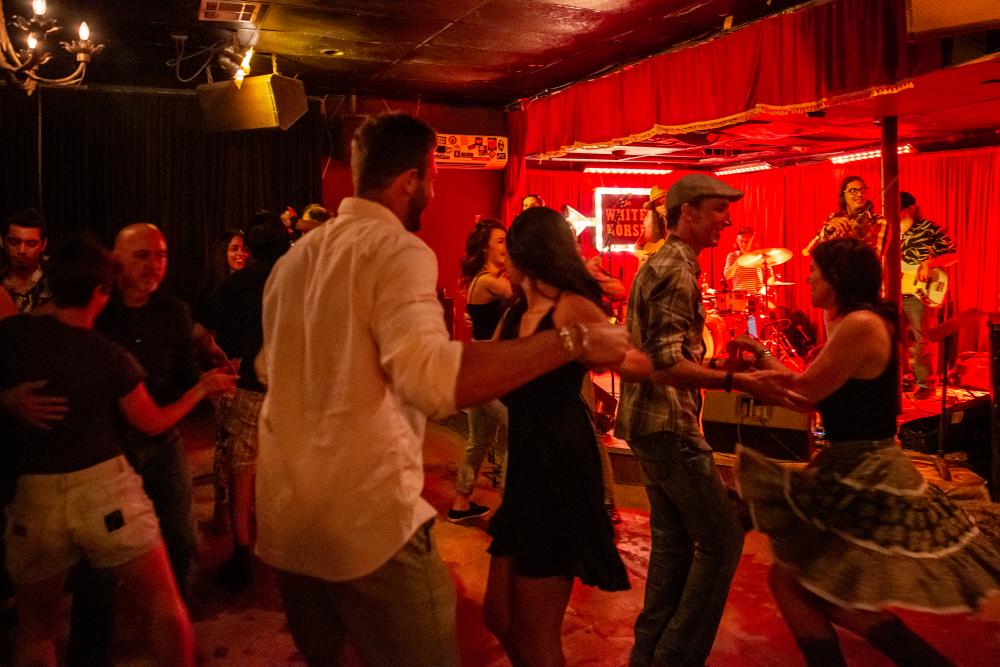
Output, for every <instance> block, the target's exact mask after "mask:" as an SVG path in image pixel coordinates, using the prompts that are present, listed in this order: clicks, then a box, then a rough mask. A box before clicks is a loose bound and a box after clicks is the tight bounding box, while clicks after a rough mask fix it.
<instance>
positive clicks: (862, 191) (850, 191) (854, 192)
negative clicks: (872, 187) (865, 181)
mask: <svg viewBox="0 0 1000 667" xmlns="http://www.w3.org/2000/svg"><path fill="white" fill-rule="evenodd" d="M844 192H846V193H847V194H849V195H863V194H865V193H866V192H868V187H867V186H865V187H863V188H847V189H846V190H844Z"/></svg>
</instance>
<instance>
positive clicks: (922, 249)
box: [899, 220, 957, 265]
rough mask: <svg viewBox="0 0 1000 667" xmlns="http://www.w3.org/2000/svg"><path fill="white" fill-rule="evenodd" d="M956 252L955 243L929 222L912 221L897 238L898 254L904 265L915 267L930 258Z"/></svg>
mask: <svg viewBox="0 0 1000 667" xmlns="http://www.w3.org/2000/svg"><path fill="white" fill-rule="evenodd" d="M955 252H957V250H956V249H955V243H954V242H953V241H952V240H951V237H950V236H948V232H946V231H944V230H943V229H941V228H940V227H938V226H937V225H936V224H934V223H933V222H931V221H930V220H914V221H913V225H912V226H910V228H909V229H908V230H906V231H905V232H903V233H902V234H900V236H899V254H900V256H901V257H902V260H903V263H904V264H911V265H917V264H920V263H921V262H923V261H924V260H926V259H928V258H930V257H938V256H940V255H949V254H952V253H955Z"/></svg>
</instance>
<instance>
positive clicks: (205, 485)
mask: <svg viewBox="0 0 1000 667" xmlns="http://www.w3.org/2000/svg"><path fill="white" fill-rule="evenodd" d="M184 430H185V436H186V444H187V449H188V453H189V460H190V463H191V467H192V472H193V474H194V475H195V479H196V512H197V518H198V521H199V526H200V528H201V532H202V554H201V564H200V565H201V572H200V574H199V576H198V577H197V578H196V582H195V586H194V591H193V599H192V601H191V605H190V606H191V613H192V617H193V619H194V622H195V628H196V633H197V637H198V642H199V647H200V649H201V652H202V656H203V661H202V662H203V664H205V665H219V666H224V665H241V666H242V665H250V666H257V665H261V666H263V665H275V666H279V665H297V664H304V661H303V660H302V657H301V656H300V655H299V654H298V653H297V651H296V650H295V647H294V644H293V642H292V639H291V636H290V635H289V633H288V630H287V627H286V624H285V619H284V615H283V612H282V610H281V602H280V599H279V596H278V595H277V591H276V585H275V579H274V575H273V573H272V572H271V571H270V570H269V568H267V566H265V565H264V564H262V563H260V562H258V563H256V581H255V583H254V585H253V587H252V588H251V589H250V590H249V591H247V592H245V593H242V594H239V595H233V594H229V593H226V592H224V591H223V590H222V589H220V588H219V587H217V586H216V585H215V584H214V583H213V581H212V578H211V573H212V572H214V570H215V569H216V568H217V567H218V565H219V563H220V562H222V561H223V560H224V559H225V558H226V557H227V556H228V548H229V546H228V544H229V538H228V536H225V535H214V534H212V533H210V532H209V531H208V530H207V526H208V523H209V520H210V518H211V512H212V488H211V485H210V483H209V482H208V479H207V474H208V473H210V471H211V456H212V447H213V443H212V437H211V432H212V426H211V419H210V417H208V416H207V415H202V416H201V417H199V418H195V419H191V420H188V422H186V424H185V428H184ZM463 447H464V439H463V438H462V436H460V435H458V434H457V433H456V432H455V431H454V430H451V429H449V428H447V427H445V426H442V425H439V424H434V423H431V424H429V425H428V434H427V439H426V445H425V450H424V453H425V471H426V485H425V497H426V498H427V499H428V500H429V501H430V502H431V503H432V504H433V505H434V507H436V508H437V509H438V511H439V513H441V516H443V515H444V513H445V512H446V511H447V509H448V507H449V506H450V504H451V501H452V497H453V486H452V484H453V476H454V473H453V471H454V467H455V463H456V462H457V461H458V460H459V458H460V456H461V452H462V449H463ZM616 497H617V500H618V503H619V507H620V509H621V514H622V523H621V525H620V526H619V527H618V535H619V541H618V546H619V550H620V552H621V554H622V558H623V560H624V561H625V564H626V567H627V569H628V572H629V578H630V581H631V583H632V589H631V590H629V591H625V592H619V593H606V592H603V591H599V590H595V589H591V588H588V587H585V586H581V585H579V584H577V586H576V588H575V590H574V592H573V595H572V598H571V600H570V604H569V609H568V611H567V613H566V620H565V624H564V629H563V637H564V642H563V643H564V646H565V651H566V657H567V664H569V665H601V666H603V665H624V664H626V662H627V656H628V652H629V649H630V647H631V644H632V623H633V621H634V620H635V617H636V615H637V614H638V612H639V609H640V608H641V605H642V591H643V586H644V584H645V572H646V564H647V559H648V554H649V530H648V519H649V517H648V511H647V509H646V506H645V502H646V499H645V493H644V491H643V490H642V488H641V487H638V486H617V487H616ZM475 499H476V500H477V501H479V502H484V503H485V504H488V505H489V506H491V507H494V508H495V507H497V506H498V505H499V502H500V499H499V496H498V494H497V491H496V490H495V489H493V488H492V487H491V485H490V483H489V482H488V481H487V480H486V478H485V477H483V476H481V477H480V480H479V488H478V489H477V492H476V495H475ZM485 525H486V520H476V521H471V522H467V523H463V524H459V525H455V524H451V523H449V522H447V521H444V520H439V521H438V524H437V526H436V535H437V539H438V542H439V546H440V551H441V554H442V557H443V558H444V560H445V561H446V563H447V565H448V567H449V569H450V570H451V572H452V575H453V577H454V580H455V584H456V588H457V590H458V595H459V603H458V627H459V634H460V638H461V650H462V658H463V664H464V665H469V666H470V667H480V666H482V667H486V666H494V665H508V664H510V663H509V662H508V661H507V659H506V657H505V655H504V653H503V651H502V650H501V648H500V646H499V644H498V643H497V642H496V640H495V639H494V638H493V637H492V635H491V634H490V633H489V632H488V631H487V630H486V628H485V627H484V625H483V622H482V599H483V593H484V588H485V584H486V573H487V569H488V564H489V557H488V555H487V553H486V547H487V546H488V543H489V538H488V536H487V535H486V533H485V531H484V528H485ZM770 562H771V559H770V555H769V552H768V549H767V542H766V539H765V538H764V537H763V536H762V535H760V534H758V533H754V532H751V533H749V534H748V535H747V540H746V545H745V548H744V552H743V557H742V560H741V562H740V565H739V569H738V571H737V573H736V577H735V579H734V581H733V585H732V589H731V592H730V598H729V602H728V604H727V607H726V611H725V614H724V616H723V620H722V625H721V628H720V630H719V634H718V637H717V639H716V642H715V646H714V649H713V653H712V655H711V657H710V659H709V664H711V665H712V666H713V667H726V666H737V665H739V666H759V667H778V666H784V665H801V664H803V662H802V659H801V658H800V656H799V654H798V651H797V650H796V649H795V646H794V642H793V640H792V638H791V635H790V634H789V633H788V631H787V630H786V629H785V626H784V624H783V622H782V620H781V618H780V616H779V614H778V612H777V609H776V608H775V604H774V601H773V599H772V598H771V595H770V593H769V591H768V589H767V586H766V583H765V577H766V573H767V569H768V567H769V565H770ZM120 597H121V605H122V607H123V610H122V612H121V613H120V614H119V619H120V627H119V629H118V634H117V636H116V653H117V655H118V659H117V661H116V664H119V665H130V666H131V665H143V664H149V663H148V662H147V661H145V660H144V659H143V658H142V655H143V653H144V651H143V646H142V642H141V639H140V636H141V635H140V627H139V625H138V623H137V622H136V621H135V620H134V619H135V618H136V615H135V614H133V613H130V612H129V606H130V600H129V596H128V591H125V590H122V591H121V595H120ZM131 604H133V605H134V602H133V603H131ZM904 618H905V619H906V621H907V622H908V623H909V624H910V625H911V627H913V628H914V629H915V630H916V631H918V632H919V633H921V634H922V635H923V636H925V637H926V638H927V639H928V640H929V641H931V642H932V643H934V644H935V645H936V646H937V647H939V649H940V650H941V651H942V652H944V653H945V654H947V655H948V656H949V657H950V658H952V659H953V660H954V661H955V662H956V663H957V664H958V665H961V666H962V667H986V666H987V665H996V664H1000V596H997V597H995V598H993V599H991V600H990V601H988V603H987V604H986V606H985V607H984V609H983V610H982V611H981V612H980V613H979V614H978V615H977V616H975V617H967V616H948V617H939V616H933V615H930V614H913V613H906V614H904ZM841 643H842V646H843V649H844V653H845V656H846V658H847V661H848V664H851V665H871V666H874V667H881V666H887V665H890V664H891V663H890V662H889V661H888V660H886V659H885V658H884V657H882V656H881V654H879V653H877V652H875V651H874V650H873V649H871V648H870V647H868V645H867V644H865V643H864V642H863V641H861V640H859V639H858V638H856V637H853V636H851V635H850V634H848V633H843V634H842V636H841ZM0 662H2V661H0ZM345 664H348V665H358V664H360V662H359V661H358V660H357V658H356V657H355V656H349V657H348V658H347V660H346V661H345Z"/></svg>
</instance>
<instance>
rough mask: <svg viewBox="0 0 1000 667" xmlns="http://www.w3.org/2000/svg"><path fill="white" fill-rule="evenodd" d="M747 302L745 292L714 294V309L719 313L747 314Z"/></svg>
mask: <svg viewBox="0 0 1000 667" xmlns="http://www.w3.org/2000/svg"><path fill="white" fill-rule="evenodd" d="M747 300H748V295H747V292H746V290H736V291H733V292H716V294H715V309H716V310H717V311H719V312H720V313H745V312H747Z"/></svg>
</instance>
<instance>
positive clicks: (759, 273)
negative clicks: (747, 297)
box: [722, 227, 774, 294]
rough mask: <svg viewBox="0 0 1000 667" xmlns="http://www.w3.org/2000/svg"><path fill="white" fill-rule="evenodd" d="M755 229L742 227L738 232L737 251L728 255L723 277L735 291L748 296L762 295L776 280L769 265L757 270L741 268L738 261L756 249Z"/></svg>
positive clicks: (763, 265) (759, 267)
mask: <svg viewBox="0 0 1000 667" xmlns="http://www.w3.org/2000/svg"><path fill="white" fill-rule="evenodd" d="M753 240H754V234H753V227H740V228H739V230H738V231H737V232H736V249H735V250H733V251H732V252H731V253H729V254H728V255H726V266H725V268H724V269H723V270H722V277H723V278H725V279H726V283H727V284H728V285H729V288H730V289H731V290H733V291H745V292H747V293H748V294H760V293H762V288H763V287H764V286H765V285H767V284H768V282H769V281H772V280H774V277H773V274H772V271H771V269H770V267H768V266H767V264H762V265H760V266H758V267H757V268H748V267H745V266H740V265H739V264H738V260H739V258H740V257H742V256H743V255H746V254H748V253H750V251H752V250H753V249H754V244H753Z"/></svg>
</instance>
